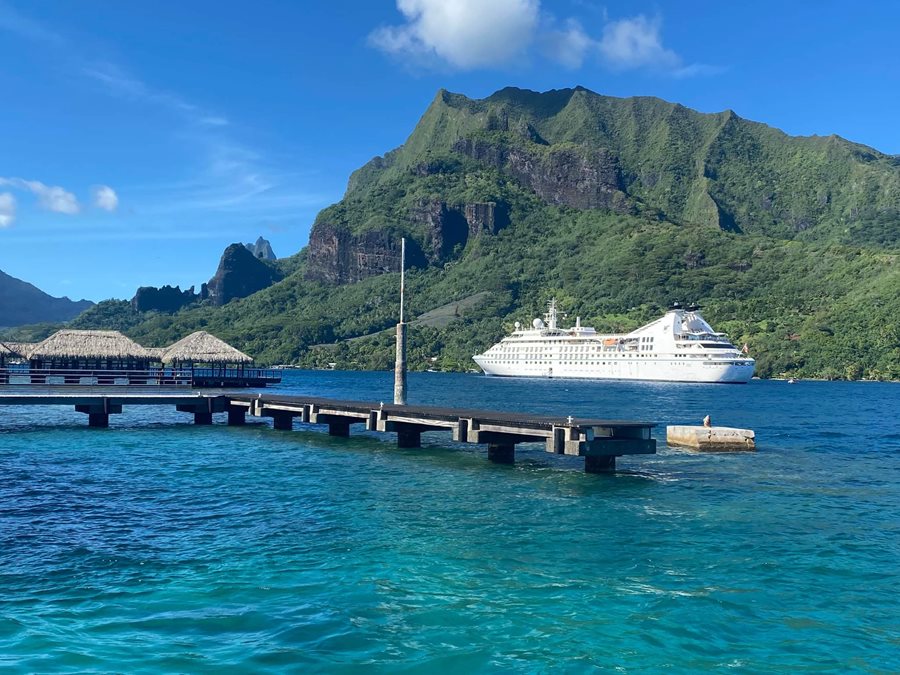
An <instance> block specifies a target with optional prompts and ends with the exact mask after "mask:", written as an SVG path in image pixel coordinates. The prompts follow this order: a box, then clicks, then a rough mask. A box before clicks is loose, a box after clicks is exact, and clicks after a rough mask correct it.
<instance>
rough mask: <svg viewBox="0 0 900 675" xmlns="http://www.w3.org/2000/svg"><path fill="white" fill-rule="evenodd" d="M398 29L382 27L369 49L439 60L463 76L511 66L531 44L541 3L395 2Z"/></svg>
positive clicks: (529, 0)
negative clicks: (399, 19)
mask: <svg viewBox="0 0 900 675" xmlns="http://www.w3.org/2000/svg"><path fill="white" fill-rule="evenodd" d="M397 9H398V10H400V12H401V13H402V14H403V16H404V17H406V23H405V24H403V25H401V26H382V27H380V28H378V29H376V30H375V31H373V32H372V33H371V34H370V35H369V43H370V44H372V45H373V46H375V47H377V48H378V49H381V50H382V51H385V52H387V53H389V54H394V55H397V56H413V57H417V58H420V59H422V58H425V59H427V58H429V57H435V56H436V57H438V58H439V59H441V60H443V61H446V62H447V63H449V64H450V65H451V66H454V67H456V68H460V69H463V70H470V69H474V68H490V67H494V66H501V65H504V64H507V63H509V62H511V61H512V60H513V59H514V58H515V57H517V56H520V55H521V54H522V53H523V52H524V51H525V50H526V49H527V48H528V46H529V45H530V44H531V41H532V40H533V38H534V32H535V29H536V27H537V23H538V13H539V9H540V0H490V1H489V2H485V1H484V0H397Z"/></svg>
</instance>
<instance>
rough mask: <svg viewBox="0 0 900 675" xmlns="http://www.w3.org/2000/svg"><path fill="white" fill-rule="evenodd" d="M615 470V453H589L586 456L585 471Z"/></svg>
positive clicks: (611, 471) (604, 471)
mask: <svg viewBox="0 0 900 675" xmlns="http://www.w3.org/2000/svg"><path fill="white" fill-rule="evenodd" d="M615 470H616V456H615V455H588V456H587V457H585V458H584V472H585V473H613V472H615Z"/></svg>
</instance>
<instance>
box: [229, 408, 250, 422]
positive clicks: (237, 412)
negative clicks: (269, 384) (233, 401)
mask: <svg viewBox="0 0 900 675" xmlns="http://www.w3.org/2000/svg"><path fill="white" fill-rule="evenodd" d="M246 423H247V409H246V408H240V407H237V406H229V407H228V426H230V427H240V426H243V425H245V424H246Z"/></svg>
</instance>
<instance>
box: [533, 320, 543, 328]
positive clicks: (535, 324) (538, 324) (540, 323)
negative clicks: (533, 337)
mask: <svg viewBox="0 0 900 675" xmlns="http://www.w3.org/2000/svg"><path fill="white" fill-rule="evenodd" d="M531 325H532V326H533V327H534V329H535V330H540V329H541V328H543V327H544V322H543V321H541V320H540V319H535V320H534V321H532V322H531Z"/></svg>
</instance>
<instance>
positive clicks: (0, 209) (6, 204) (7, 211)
mask: <svg viewBox="0 0 900 675" xmlns="http://www.w3.org/2000/svg"><path fill="white" fill-rule="evenodd" d="M15 220H16V198H15V197H14V196H13V195H12V193H10V192H2V193H0V228H3V227H9V226H10V225H12V224H13V222H15Z"/></svg>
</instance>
